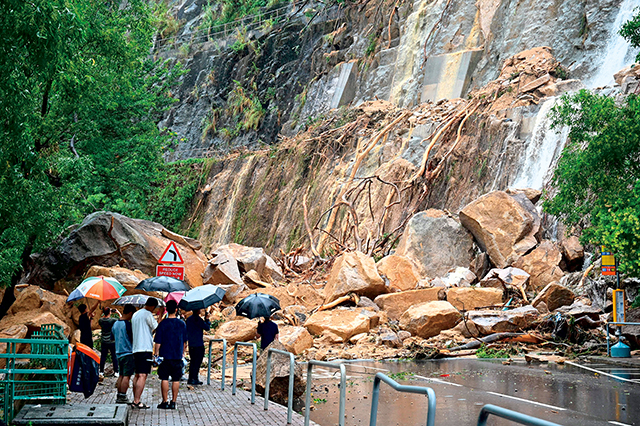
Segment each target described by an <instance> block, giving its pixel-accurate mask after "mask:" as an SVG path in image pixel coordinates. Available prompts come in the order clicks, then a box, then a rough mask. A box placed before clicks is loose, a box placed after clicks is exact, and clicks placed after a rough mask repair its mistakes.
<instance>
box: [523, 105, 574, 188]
mask: <svg viewBox="0 0 640 426" xmlns="http://www.w3.org/2000/svg"><path fill="white" fill-rule="evenodd" d="M558 99H559V98H549V99H546V100H545V101H544V102H543V103H542V105H541V106H540V110H539V111H538V114H537V115H536V122H535V125H534V128H533V132H532V134H531V138H530V140H529V141H528V143H527V145H526V149H525V152H524V154H523V155H522V157H521V163H520V167H519V171H518V173H517V175H516V177H515V178H514V180H513V182H512V183H511V185H510V186H511V187H514V188H535V189H542V188H543V186H544V184H545V183H546V182H547V181H548V180H549V179H550V177H551V176H550V175H551V173H552V172H553V169H554V168H555V167H554V166H555V163H556V161H557V160H558V157H559V156H560V153H561V152H562V148H563V147H564V143H565V141H566V140H567V134H568V129H567V128H564V129H561V130H560V131H559V132H558V130H557V129H552V128H551V122H552V121H551V117H550V116H549V113H550V112H551V109H552V108H553V106H554V105H555V104H556V102H558Z"/></svg>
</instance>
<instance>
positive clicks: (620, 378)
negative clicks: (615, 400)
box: [565, 361, 637, 383]
mask: <svg viewBox="0 0 640 426" xmlns="http://www.w3.org/2000/svg"><path fill="white" fill-rule="evenodd" d="M565 364H569V365H573V366H574V367H578V368H583V369H585V370H588V371H591V372H592V373H598V374H602V375H603V376H608V377H611V378H614V379H616V380H621V381H623V382H629V383H637V382H636V381H635V380H629V379H625V378H622V377H618V376H615V375H613V374H609V373H605V372H604V371H600V370H596V369H595V368H591V367H587V366H585V365H580V364H576V363H575V362H571V361H565Z"/></svg>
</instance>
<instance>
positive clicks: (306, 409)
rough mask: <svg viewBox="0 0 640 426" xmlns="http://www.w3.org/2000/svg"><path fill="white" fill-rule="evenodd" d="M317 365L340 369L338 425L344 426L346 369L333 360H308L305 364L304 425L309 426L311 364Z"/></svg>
mask: <svg viewBox="0 0 640 426" xmlns="http://www.w3.org/2000/svg"><path fill="white" fill-rule="evenodd" d="M314 365H317V366H319V367H328V368H337V369H339V370H340V409H339V411H338V416H339V417H338V426H344V405H345V399H346V387H347V370H346V369H345V367H344V364H342V363H340V364H338V363H335V362H325V361H315V360H310V361H309V362H308V364H307V390H306V393H307V396H306V398H305V403H304V426H309V416H310V412H311V380H312V378H313V376H312V371H311V370H312V369H313V366H314Z"/></svg>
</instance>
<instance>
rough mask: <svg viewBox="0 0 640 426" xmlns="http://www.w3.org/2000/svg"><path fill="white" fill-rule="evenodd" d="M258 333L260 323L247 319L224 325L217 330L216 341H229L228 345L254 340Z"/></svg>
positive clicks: (228, 322)
mask: <svg viewBox="0 0 640 426" xmlns="http://www.w3.org/2000/svg"><path fill="white" fill-rule="evenodd" d="M257 331H258V323H257V322H256V321H251V320H250V319H247V318H242V319H238V320H234V321H227V322H225V323H223V324H222V325H221V326H220V327H218V329H217V330H216V334H215V336H216V339H227V344H229V345H233V344H235V343H236V342H248V341H250V340H254V339H255V337H256V333H257Z"/></svg>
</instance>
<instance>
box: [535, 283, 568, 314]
mask: <svg viewBox="0 0 640 426" xmlns="http://www.w3.org/2000/svg"><path fill="white" fill-rule="evenodd" d="M575 298H576V295H575V294H573V291H571V290H569V289H568V288H566V287H564V286H561V285H560V284H558V283H556V282H553V283H549V284H547V285H546V286H545V287H544V288H543V289H542V290H541V291H540V293H538V295H537V296H536V298H535V299H533V301H532V302H531V305H532V306H533V307H537V306H538V305H539V304H540V303H544V304H545V305H546V306H547V309H549V310H550V311H554V310H556V309H558V308H559V307H561V306H567V305H571V304H572V303H573V301H574V300H575Z"/></svg>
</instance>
